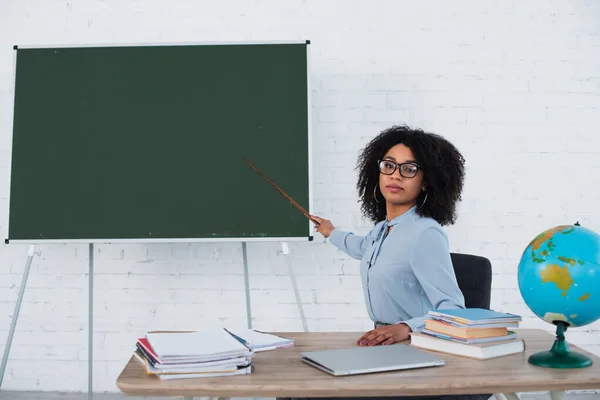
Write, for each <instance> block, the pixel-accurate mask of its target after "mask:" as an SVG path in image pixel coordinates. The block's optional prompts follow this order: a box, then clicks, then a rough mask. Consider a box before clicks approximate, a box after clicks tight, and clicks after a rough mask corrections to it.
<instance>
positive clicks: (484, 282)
mask: <svg viewBox="0 0 600 400" xmlns="http://www.w3.org/2000/svg"><path fill="white" fill-rule="evenodd" d="M450 257H451V259H452V265H453V267H454V273H455V274H456V280H457V281H458V287H459V288H460V290H461V292H462V293H463V296H464V297H465V307H467V308H485V309H488V310H489V309H490V301H491V297H492V263H491V262H490V260H488V259H487V258H485V257H481V256H475V255H471V254H461V253H450Z"/></svg>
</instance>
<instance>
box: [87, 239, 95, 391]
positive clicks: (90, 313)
mask: <svg viewBox="0 0 600 400" xmlns="http://www.w3.org/2000/svg"><path fill="white" fill-rule="evenodd" d="M89 260H90V271H89V276H88V282H89V289H88V294H89V301H88V304H89V310H88V318H89V327H88V400H92V399H93V397H94V392H93V389H94V388H93V386H92V377H93V374H92V366H93V350H94V326H93V322H94V244H93V243H90V255H89Z"/></svg>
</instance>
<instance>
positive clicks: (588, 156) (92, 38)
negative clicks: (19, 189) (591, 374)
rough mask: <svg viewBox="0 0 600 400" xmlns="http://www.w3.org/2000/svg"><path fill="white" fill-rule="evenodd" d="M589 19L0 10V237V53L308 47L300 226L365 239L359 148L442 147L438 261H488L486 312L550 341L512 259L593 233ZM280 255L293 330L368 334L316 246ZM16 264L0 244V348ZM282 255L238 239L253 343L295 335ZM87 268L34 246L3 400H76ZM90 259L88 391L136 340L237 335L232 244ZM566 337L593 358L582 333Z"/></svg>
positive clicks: (2, 56)
mask: <svg viewBox="0 0 600 400" xmlns="http://www.w3.org/2000/svg"><path fill="white" fill-rule="evenodd" d="M598 21H600V2H597V1H594V0H577V1H569V2H561V1H547V0H533V1H526V2H524V1H517V0H505V1H496V0H481V1H477V2H474V1H467V0H457V1H447V0H437V1H430V0H425V1H418V2H417V1H412V0H370V1H347V0H328V1H314V0H293V1H292V0H289V1H280V0H254V1H243V0H230V1H221V2H218V1H204V0H203V1H191V0H189V1H184V0H172V1H168V0H156V1H139V0H127V1H120V0H103V1H101V0H80V1H74V0H72V1H66V0H62V1H59V0H57V1H48V0H2V1H0V229H1V230H2V231H3V232H4V231H6V226H7V222H8V193H9V182H10V179H9V178H10V177H9V165H10V152H11V136H12V115H13V114H12V112H13V94H14V93H13V72H14V71H13V50H12V46H13V45H15V44H18V45H45V44H95V43H131V44H135V43H174V42H203V41H246V40H256V41H262V40H265V41H271V40H289V39H294V40H296V39H310V40H311V42H312V44H311V55H312V64H311V66H310V70H311V77H312V84H313V87H312V99H313V103H312V110H313V115H314V120H313V131H314V149H313V154H314V157H313V160H314V177H315V182H314V183H315V184H314V188H315V191H314V194H315V198H314V209H313V210H312V211H313V212H314V213H316V214H318V215H322V216H325V217H327V218H329V219H332V220H333V222H334V223H335V224H336V225H338V226H340V227H343V228H346V229H355V230H356V231H357V232H359V233H364V232H366V231H367V229H368V227H369V223H368V222H366V221H363V220H362V219H361V216H360V210H359V206H358V204H357V201H356V200H357V195H356V191H355V188H354V185H355V181H356V175H355V173H356V172H355V170H354V166H355V164H356V157H357V154H358V152H359V151H360V149H361V148H362V147H363V146H364V145H365V144H366V143H367V142H368V141H369V140H370V139H371V138H372V137H374V136H375V135H376V134H378V133H379V132H380V131H381V130H382V129H384V128H386V127H389V126H390V125H392V124H402V123H406V124H409V125H411V126H415V127H421V128H424V129H428V130H432V131H435V132H436V133H439V134H442V135H444V136H446V137H447V138H449V139H450V140H451V141H452V142H454V143H455V144H456V145H457V146H458V147H459V148H460V150H461V151H462V152H463V154H464V156H465V158H466V161H467V178H466V186H465V191H464V196H463V202H462V203H461V206H460V214H459V218H458V221H457V223H456V225H454V226H451V227H448V228H447V232H448V235H449V238H450V242H451V249H452V251H458V252H465V253H474V254H480V255H483V256H486V257H488V258H490V259H491V260H492V262H493V269H494V279H493V295H492V305H493V307H494V308H496V309H499V310H503V311H511V312H517V313H520V314H522V315H523V316H524V318H525V321H524V324H523V326H525V327H536V328H542V329H545V330H551V329H552V327H551V326H549V325H548V324H546V323H545V322H543V321H540V320H539V319H538V318H536V317H535V316H534V315H533V314H532V313H531V311H530V310H529V309H528V308H527V307H526V306H525V305H524V304H523V301H522V299H521V296H520V293H519V290H518V287H517V279H516V272H517V264H518V261H519V258H520V255H521V252H522V251H523V249H524V247H525V246H526V245H527V243H528V242H529V241H530V240H531V239H532V238H533V237H534V236H535V235H536V234H538V233H539V232H541V231H542V230H544V229H546V228H550V227H553V226H555V225H559V224H564V223H574V222H575V221H577V220H579V221H580V222H581V224H582V225H585V226H586V227H588V228H590V229H593V230H595V231H597V232H600V209H599V208H598V204H599V203H600V150H599V149H600V137H599V136H598V135H597V132H596V131H597V129H598V126H600V36H599V30H600V24H599V23H598ZM31 145H32V146H34V145H35V144H34V143H32V144H31ZM290 248H291V255H290V257H291V258H292V265H293V267H294V269H295V271H296V274H297V280H298V286H299V290H300V295H301V297H302V303H303V306H304V311H305V314H306V317H307V318H308V327H309V329H310V330H312V331H327V330H329V331H331V330H350V331H356V333H357V335H359V334H360V333H361V332H362V331H364V330H365V329H369V328H370V327H371V324H370V321H369V320H368V318H367V314H366V311H365V306H364V301H363V297H362V291H361V286H360V277H359V275H358V262H357V261H355V260H352V259H350V258H349V257H347V256H346V255H344V254H342V253H340V252H338V251H336V250H335V249H334V248H333V246H331V245H330V244H329V243H327V242H324V241H323V240H322V238H320V237H318V238H317V240H316V241H315V242H313V243H305V244H290ZM26 253H27V246H24V245H16V244H11V245H4V244H2V245H0V352H2V351H3V350H4V343H5V339H6V337H7V335H8V329H9V325H10V320H11V316H12V313H13V308H14V304H15V301H16V298H17V292H18V288H19V285H20V282H21V276H22V273H23V270H24V266H25V260H26ZM284 257H285V255H283V254H282V252H281V251H280V247H279V245H278V244H277V243H250V244H248V259H249V269H250V286H251V296H252V310H253V317H254V321H253V323H254V327H256V328H259V329H264V330H272V331H299V330H302V324H301V321H300V316H299V312H298V309H297V307H296V304H295V297H294V294H293V291H292V284H291V281H290V279H289V277H288V269H287V268H288V267H287V264H286V261H285V258H284ZM87 258H88V248H87V245H85V244H84V245H52V246H50V245H40V246H38V247H37V248H36V255H35V259H34V262H33V265H32V268H31V274H30V277H29V282H28V285H27V290H26V292H25V297H24V300H23V306H22V309H21V315H20V319H19V323H18V326H17V331H16V334H15V337H14V342H13V347H12V352H11V354H10V359H9V363H8V369H7V371H6V375H5V379H4V384H3V389H7V390H48V391H50V390H61V391H86V390H87V378H86V376H87V357H88V352H87V327H88V325H87V299H88V291H87V282H88V280H87V279H88V270H87V265H88V260H87ZM95 259H96V263H95V309H94V312H95V320H94V327H95V333H94V355H95V357H94V360H95V362H94V390H95V391H108V392H116V391H118V389H117V387H116V385H115V380H116V378H117V376H118V374H119V373H120V371H121V369H122V368H123V366H124V363H125V362H126V360H127V359H128V358H129V357H130V356H131V353H132V351H133V349H134V345H135V341H136V339H137V338H138V337H139V336H141V335H143V334H144V333H145V332H146V331H147V330H150V329H179V328H181V329H188V328H189V329H194V328H209V327H217V326H230V327H235V326H245V324H246V313H245V295H244V276H243V268H242V253H241V244H233V243H225V244H177V245H168V244H155V245H142V244H132V245H117V244H114V245H99V246H97V247H96V250H95ZM567 337H568V339H569V340H570V341H572V342H573V343H575V344H578V345H580V346H581V347H583V348H585V349H587V350H589V351H591V352H594V353H596V354H598V355H600V323H599V322H596V323H594V324H592V325H589V326H587V327H582V328H575V329H572V330H569V332H568V334H567Z"/></svg>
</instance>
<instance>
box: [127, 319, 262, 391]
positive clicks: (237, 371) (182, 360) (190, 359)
mask: <svg viewBox="0 0 600 400" xmlns="http://www.w3.org/2000/svg"><path fill="white" fill-rule="evenodd" d="M134 355H135V356H136V357H137V358H138V360H140V361H141V362H142V363H143V364H144V365H145V367H146V372H147V373H148V374H150V375H155V376H157V377H158V378H160V379H163V380H164V379H182V378H199V377H213V376H231V375H244V374H250V373H251V372H252V369H253V367H252V357H253V356H254V351H252V350H251V349H249V348H248V347H247V346H245V345H243V344H242V343H240V341H239V340H237V339H235V338H234V337H233V336H231V334H229V333H228V332H227V331H225V330H223V329H217V330H214V331H205V332H149V333H147V334H146V336H145V337H143V338H140V339H138V341H137V344H136V350H135V353H134Z"/></svg>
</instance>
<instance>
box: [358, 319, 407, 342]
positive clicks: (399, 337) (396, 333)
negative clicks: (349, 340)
mask: <svg viewBox="0 0 600 400" xmlns="http://www.w3.org/2000/svg"><path fill="white" fill-rule="evenodd" d="M410 332H412V329H410V327H409V326H408V325H406V324H404V323H400V324H394V325H386V326H380V327H379V328H375V329H373V330H372V331H369V332H367V333H365V334H364V335H362V337H361V338H360V339H358V340H357V341H356V344H357V345H359V346H377V345H378V344H381V345H388V344H392V343H396V342H402V341H403V340H406V339H408V337H409V333H410Z"/></svg>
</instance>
